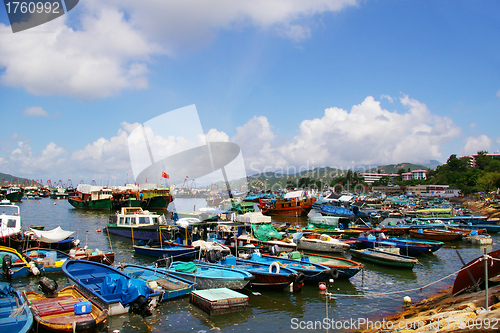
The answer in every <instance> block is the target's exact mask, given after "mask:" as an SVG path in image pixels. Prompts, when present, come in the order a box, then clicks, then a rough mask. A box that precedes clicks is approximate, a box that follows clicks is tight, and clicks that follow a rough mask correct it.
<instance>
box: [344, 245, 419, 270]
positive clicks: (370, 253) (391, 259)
mask: <svg viewBox="0 0 500 333" xmlns="http://www.w3.org/2000/svg"><path fill="white" fill-rule="evenodd" d="M351 253H352V255H353V256H355V257H356V258H359V259H361V260H366V261H370V262H373V263H376V264H380V265H385V266H391V267H398V268H413V266H415V264H417V263H418V260H417V259H415V258H413V257H409V256H404V255H401V254H396V253H390V252H386V251H383V250H381V249H376V248H375V249H364V250H351Z"/></svg>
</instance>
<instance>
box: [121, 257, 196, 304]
mask: <svg viewBox="0 0 500 333" xmlns="http://www.w3.org/2000/svg"><path fill="white" fill-rule="evenodd" d="M121 271H122V273H125V274H127V275H128V276H130V277H131V278H136V279H142V280H144V281H146V283H148V285H149V286H150V287H151V286H152V285H153V286H154V287H153V289H155V290H156V291H159V292H160V293H162V298H161V300H162V302H165V301H168V300H171V299H174V298H179V297H183V296H187V295H189V294H190V293H191V291H193V289H194V287H195V286H196V283H194V282H191V281H189V280H186V279H183V278H181V277H175V276H172V275H171V274H168V273H166V272H164V271H161V270H158V269H153V268H149V267H144V266H139V265H125V266H123V267H121ZM155 287H156V288H155Z"/></svg>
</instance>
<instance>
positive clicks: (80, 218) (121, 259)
mask: <svg viewBox="0 0 500 333" xmlns="http://www.w3.org/2000/svg"><path fill="white" fill-rule="evenodd" d="M178 200H179V199H178ZM184 200H186V201H185V202H183V203H182V204H179V203H178V204H177V207H176V208H177V211H182V210H192V209H193V207H194V206H195V205H196V207H197V208H198V207H203V206H204V205H205V203H204V200H203V199H196V201H195V199H184ZM19 205H20V207H21V217H22V223H23V226H24V228H25V230H26V229H27V228H28V227H29V226H30V225H41V226H44V227H45V230H50V229H53V228H55V227H57V226H61V228H63V229H64V230H71V231H75V234H74V235H75V236H76V237H77V238H79V239H80V241H81V243H80V246H81V247H83V246H85V245H87V246H88V247H89V248H92V249H95V248H98V249H100V250H104V251H109V250H112V251H114V252H115V254H116V255H115V264H114V265H117V264H119V263H131V264H147V265H149V264H152V263H153V261H154V259H153V258H151V257H144V256H136V255H134V250H133V248H132V242H131V240H127V239H123V238H117V237H115V236H113V235H108V234H107V233H106V232H105V226H106V223H107V222H108V218H109V212H97V211H83V210H76V209H74V208H73V207H72V206H71V205H70V204H68V202H67V201H64V200H53V199H49V198H44V199H42V200H24V201H23V202H22V203H19ZM276 221H277V222H291V223H292V224H294V225H295V224H301V225H304V226H305V225H306V224H307V219H306V218H289V217H281V218H279V219H276ZM492 236H493V245H489V246H487V247H486V248H487V251H488V252H489V251H491V250H493V249H498V248H499V237H498V236H497V235H495V234H494V235H492ZM483 248H484V247H480V246H474V245H467V244H464V243H462V242H459V241H457V242H449V243H447V244H446V245H445V246H444V247H443V248H441V249H440V250H438V251H437V252H435V253H434V254H427V255H423V256H420V257H418V259H419V261H420V264H418V265H416V266H415V267H414V268H413V270H408V269H396V268H389V267H381V266H377V265H375V264H370V263H365V269H364V270H362V271H361V272H359V273H358V274H357V275H355V276H354V277H352V278H351V279H349V280H341V279H338V280H335V281H334V283H333V284H332V285H329V286H328V292H329V293H332V294H338V295H346V296H347V295H349V297H344V296H338V295H337V296H334V298H332V299H328V300H327V299H326V297H325V292H324V291H322V290H320V289H319V288H318V284H317V283H316V284H306V285H305V287H304V288H303V290H302V291H300V292H295V293H294V292H290V291H289V290H284V291H280V292H276V291H274V292H273V291H261V290H252V289H245V290H243V291H242V292H243V293H244V294H246V295H248V296H249V301H250V302H249V303H250V307H249V308H248V309H246V310H244V311H241V312H237V313H232V314H227V315H220V316H209V315H208V314H207V313H205V312H204V311H203V310H201V309H200V308H198V307H196V306H195V305H193V304H191V303H190V302H189V300H188V298H183V299H179V300H174V301H169V302H166V303H161V304H160V305H159V306H158V307H157V308H156V310H155V311H154V312H153V315H152V316H150V317H147V318H142V317H140V316H139V315H134V314H125V315H118V316H113V317H109V318H108V320H107V325H106V327H105V332H115V331H117V330H118V331H119V332H165V331H169V332H212V331H220V332H247V331H258V332H278V331H279V332H292V331H294V332H327V331H328V332H343V331H348V330H352V329H356V328H357V326H356V325H359V324H361V323H363V322H367V321H369V320H370V321H372V322H373V323H374V324H377V322H376V321H377V319H381V318H382V317H383V316H386V315H389V314H393V313H395V312H398V311H400V310H402V308H403V298H404V297H405V296H410V297H411V299H412V301H413V302H416V301H419V300H421V299H423V298H426V297H428V296H431V295H432V294H433V293H435V292H437V291H438V290H441V289H444V288H446V287H449V286H451V285H452V284H453V281H454V278H455V276H451V277H449V278H447V279H445V280H443V281H441V282H438V283H435V284H432V285H431V286H430V287H426V288H424V289H422V290H419V288H421V287H423V286H426V285H428V284H430V283H433V282H435V281H437V280H439V279H441V278H444V277H445V276H447V275H449V274H452V273H454V272H456V271H457V270H459V269H460V268H461V267H462V263H461V261H460V259H459V257H458V255H457V253H456V251H457V250H458V251H459V252H460V255H461V256H462V258H463V259H464V261H465V262H468V261H470V260H472V259H474V258H476V257H478V256H480V255H482V254H483V252H484V249H483ZM338 256H343V257H346V258H350V257H351V255H350V254H349V252H347V253H345V254H340V255H338ZM50 277H51V278H53V279H55V280H56V282H57V283H58V285H59V288H62V287H64V286H66V285H68V284H69V283H68V281H67V279H66V278H65V276H64V275H63V274H62V273H61V274H55V275H52V276H50ZM37 282H38V278H36V277H31V278H21V279H13V280H12V284H13V286H14V288H17V289H20V290H21V289H25V290H35V291H38V290H37ZM412 289H417V290H414V291H407V290H412ZM406 291H407V292H406ZM395 292H401V293H396V294H395ZM375 293H376V294H378V295H376V296H370V295H372V294H375ZM353 296H355V297H353Z"/></svg>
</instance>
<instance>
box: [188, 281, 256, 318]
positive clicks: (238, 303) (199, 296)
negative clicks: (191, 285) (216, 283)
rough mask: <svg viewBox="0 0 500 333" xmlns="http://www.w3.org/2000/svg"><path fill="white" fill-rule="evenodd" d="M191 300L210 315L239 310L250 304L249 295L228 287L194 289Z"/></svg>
mask: <svg viewBox="0 0 500 333" xmlns="http://www.w3.org/2000/svg"><path fill="white" fill-rule="evenodd" d="M190 301H191V302H192V303H194V304H196V305H197V306H199V307H201V308H202V309H203V310H205V311H207V312H208V313H209V314H210V315H219V314H226V313H233V312H238V311H240V310H243V309H245V308H246V307H248V306H249V302H248V296H246V295H244V294H241V293H239V292H236V291H234V290H231V289H228V288H214V289H205V290H196V291H193V292H191V296H190Z"/></svg>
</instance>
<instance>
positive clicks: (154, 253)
mask: <svg viewBox="0 0 500 333" xmlns="http://www.w3.org/2000/svg"><path fill="white" fill-rule="evenodd" d="M134 251H135V253H137V254H142V255H145V256H150V257H157V258H159V257H163V256H168V257H174V258H176V259H192V258H194V255H195V253H196V249H195V248H194V247H193V246H190V245H181V244H176V243H165V244H163V245H162V246H159V245H154V246H147V245H146V246H138V245H134Z"/></svg>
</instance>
